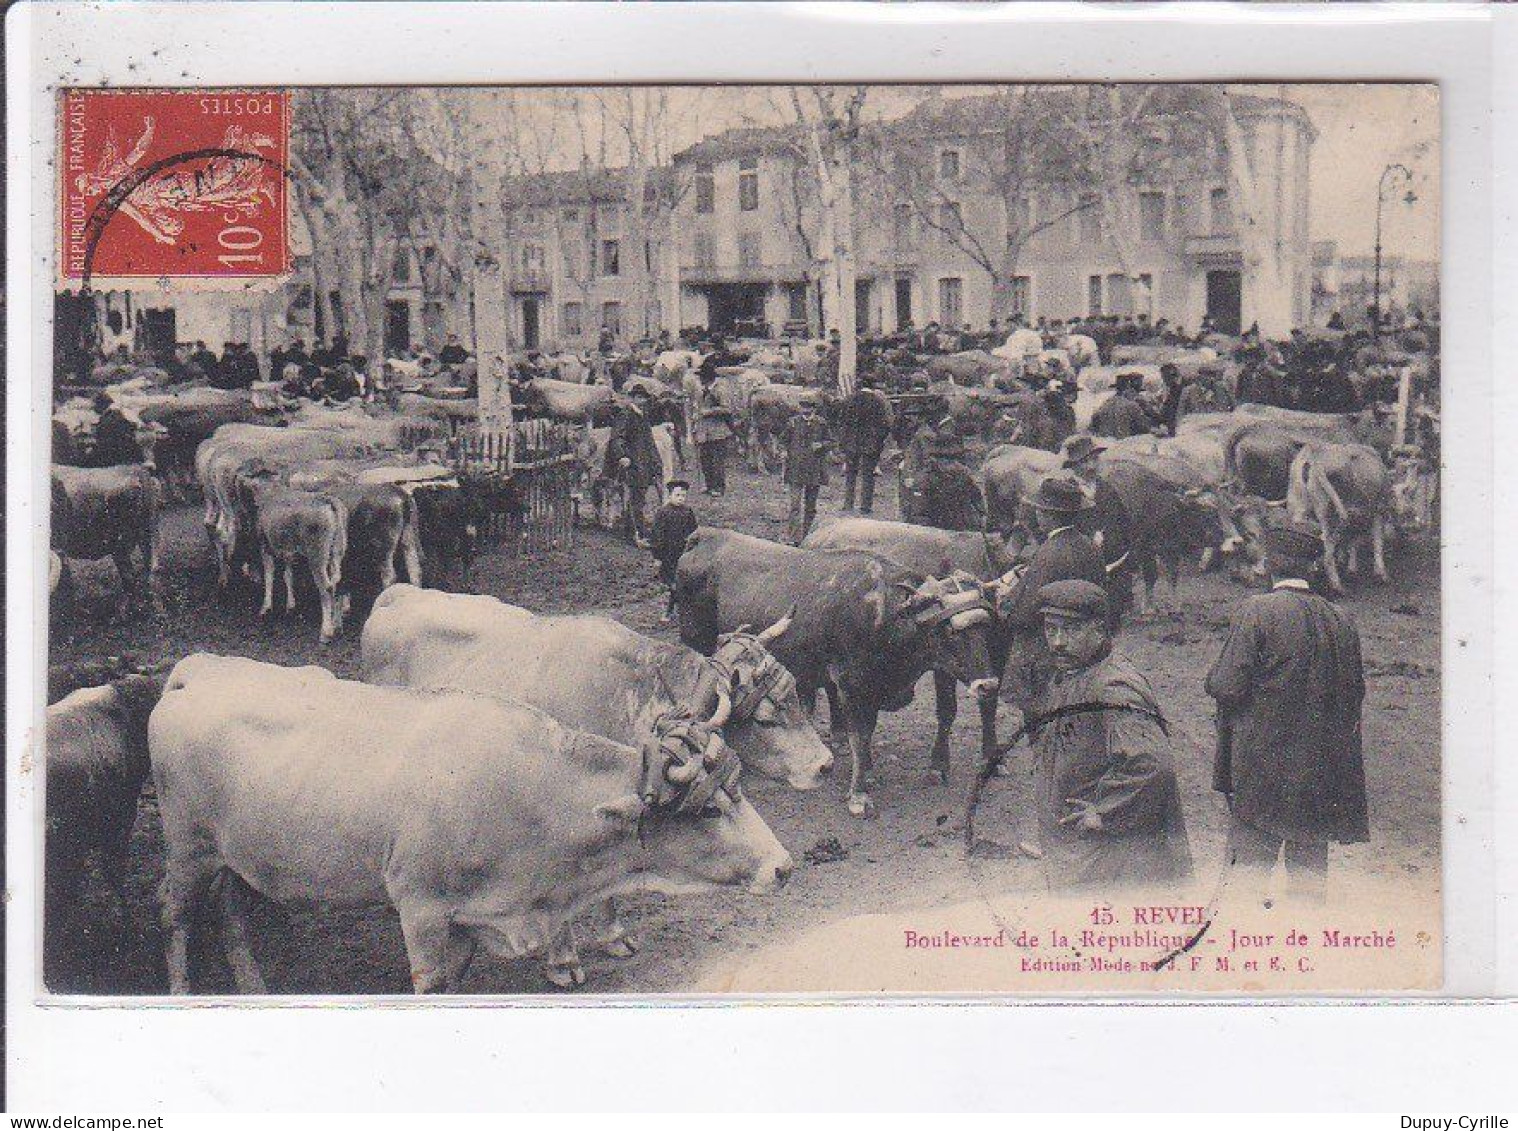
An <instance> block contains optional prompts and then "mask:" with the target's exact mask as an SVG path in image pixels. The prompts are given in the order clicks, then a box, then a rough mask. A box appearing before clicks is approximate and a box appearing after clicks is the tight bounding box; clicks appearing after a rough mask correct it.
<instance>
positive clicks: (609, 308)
mask: <svg viewBox="0 0 1518 1131" xmlns="http://www.w3.org/2000/svg"><path fill="white" fill-rule="evenodd" d="M601 325H602V326H604V327H606V329H608V330H610V331H611V332H612V336H613V337H621V336H622V304H621V303H620V302H607V303H602V304H601Z"/></svg>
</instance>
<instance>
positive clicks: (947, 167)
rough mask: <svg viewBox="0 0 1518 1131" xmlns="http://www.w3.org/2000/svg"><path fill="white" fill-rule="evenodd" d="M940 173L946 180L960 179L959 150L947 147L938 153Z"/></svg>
mask: <svg viewBox="0 0 1518 1131" xmlns="http://www.w3.org/2000/svg"><path fill="white" fill-rule="evenodd" d="M938 175H939V177H941V178H942V179H943V180H946V181H957V180H959V150H957V149H945V150H944V151H943V152H942V153H940V154H939V155H938Z"/></svg>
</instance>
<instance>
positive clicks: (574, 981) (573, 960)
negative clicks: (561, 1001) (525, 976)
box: [543, 921, 585, 990]
mask: <svg viewBox="0 0 1518 1131" xmlns="http://www.w3.org/2000/svg"><path fill="white" fill-rule="evenodd" d="M543 975H544V977H546V978H547V979H548V980H549V981H550V982H552V983H553V984H554V985H556V986H558V987H559V989H561V990H573V989H576V988H578V987H579V986H583V985H584V984H585V967H584V966H582V965H580V954H579V952H578V951H577V950H575V939H574V928H573V925H572V924H570V923H569V922H568V921H566V922H565V923H564V926H563V927H562V928H560V929H559V932H558V933H557V934H555V935H554V937H553V941H552V942H550V943H549V944H548V954H547V955H546V956H545V957H544V961H543Z"/></svg>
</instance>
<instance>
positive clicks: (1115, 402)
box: [1091, 373, 1154, 440]
mask: <svg viewBox="0 0 1518 1131" xmlns="http://www.w3.org/2000/svg"><path fill="white" fill-rule="evenodd" d="M1143 391H1144V378H1143V376H1142V375H1141V374H1139V373H1119V374H1118V375H1117V385H1116V388H1115V389H1114V391H1113V393H1112V396H1110V397H1108V398H1107V399H1106V400H1105V401H1103V402H1102V403H1101V404H1099V405H1098V406H1097V408H1096V411H1095V412H1093V413H1092V414H1091V431H1092V432H1093V433H1095V434H1096V435H1098V436H1106V437H1108V438H1109V439H1112V440H1126V439H1127V438H1128V437H1129V436H1147V435H1148V434H1149V432H1150V431H1151V430H1152V429H1153V427H1154V424H1153V422H1152V421H1151V420H1150V419H1149V414H1148V413H1147V412H1145V411H1144V406H1143V405H1141V404H1139V400H1138V398H1139V394H1140V393H1142V392H1143Z"/></svg>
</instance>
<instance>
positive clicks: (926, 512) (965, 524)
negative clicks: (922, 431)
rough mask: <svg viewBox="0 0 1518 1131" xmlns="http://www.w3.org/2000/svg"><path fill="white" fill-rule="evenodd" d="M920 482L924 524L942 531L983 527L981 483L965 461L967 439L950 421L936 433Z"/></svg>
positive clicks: (983, 500)
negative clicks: (977, 481)
mask: <svg viewBox="0 0 1518 1131" xmlns="http://www.w3.org/2000/svg"><path fill="white" fill-rule="evenodd" d="M927 452H928V461H927V464H926V466H925V467H924V468H923V474H922V478H921V481H920V489H921V491H922V523H923V525H925V526H936V527H937V528H938V529H940V530H980V529H981V528H982V527H983V526H984V525H985V520H986V503H985V499H984V498H982V497H981V493H980V486H979V485H978V484H977V483H976V482H975V477H974V476H973V475H971V474H970V469H969V468H967V467H966V466H965V464H964V459H965V442H964V439H963V438H962V437H961V436H960V434H959V429H957V428H955V427H954V426H953V425H952V424H950V425H949V426H948V427H946V428H940V429H939V430H938V431H937V432H935V433H934V434H933V438H932V440H931V441H929V444H928V450H927Z"/></svg>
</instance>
